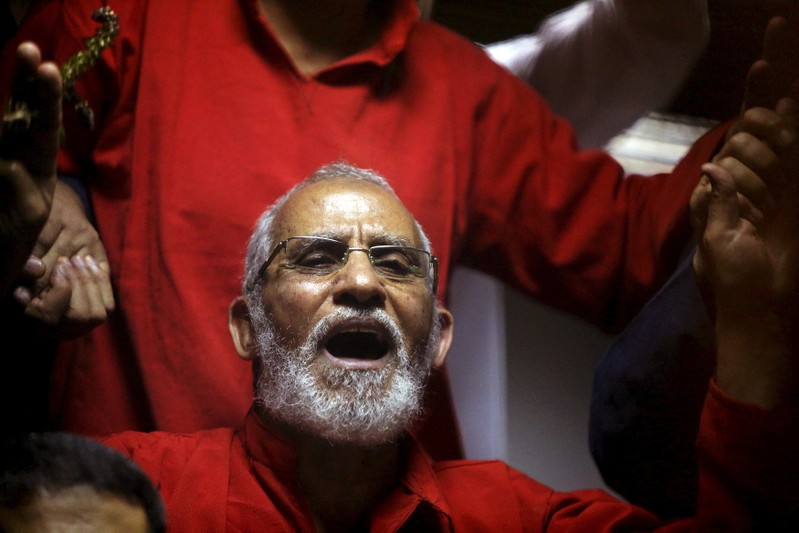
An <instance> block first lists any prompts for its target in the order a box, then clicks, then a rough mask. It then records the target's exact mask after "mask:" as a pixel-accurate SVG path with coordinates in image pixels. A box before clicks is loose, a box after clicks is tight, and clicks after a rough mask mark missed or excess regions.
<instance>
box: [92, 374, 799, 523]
mask: <svg viewBox="0 0 799 533" xmlns="http://www.w3.org/2000/svg"><path fill="white" fill-rule="evenodd" d="M786 423H787V426H791V425H793V428H794V429H793V430H792V431H789V432H788V433H787V435H786V434H785V433H783V432H782V431H783V430H784V429H785V428H786V427H787V426H786ZM795 426H796V421H795V420H793V421H791V420H790V419H788V420H783V419H782V418H781V417H779V416H775V415H772V414H769V413H766V412H764V411H761V410H760V409H757V408H755V407H752V406H748V405H744V404H741V403H738V402H735V401H732V400H731V399H729V398H728V397H726V396H725V395H723V394H722V393H721V392H720V391H719V390H718V389H717V388H716V387H715V386H712V385H711V389H710V393H709V395H708V398H707V402H706V404H705V409H704V413H703V421H702V429H701V431H700V437H699V453H700V486H701V489H700V499H699V505H698V507H699V510H698V512H697V516H696V518H695V519H687V520H682V521H680V522H675V523H672V524H670V525H666V526H663V525H662V524H661V523H660V522H659V521H658V519H657V518H656V517H655V516H654V515H652V514H651V513H649V512H647V511H645V510H643V509H641V508H637V507H633V506H631V505H629V504H627V503H624V502H621V501H619V500H616V499H615V498H613V497H611V496H609V495H608V494H606V493H604V492H602V491H600V490H581V491H574V492H555V491H553V490H552V489H550V488H548V487H546V486H544V485H542V484H540V483H538V482H536V481H534V480H532V479H530V478H528V477H527V476H525V475H524V474H522V473H521V472H518V471H516V470H514V469H513V468H511V467H509V466H508V465H506V464H505V463H502V462H500V461H441V462H435V461H432V460H431V459H430V458H429V457H428V456H427V455H426V454H425V452H424V451H422V448H421V447H420V446H419V445H418V444H417V443H416V442H415V441H413V440H412V439H408V440H406V441H405V445H404V448H403V453H404V459H405V465H406V466H405V468H404V472H402V473H401V475H400V482H399V483H398V485H397V487H396V488H395V489H394V490H393V491H392V492H391V493H389V495H388V496H387V497H386V499H385V500H384V501H383V502H382V503H380V504H378V506H377V507H376V509H375V511H374V512H373V513H372V516H371V517H370V524H369V525H370V528H369V530H370V531H397V530H399V529H401V528H405V529H403V531H502V532H515V531H531V532H532V531H548V532H558V531H563V532H575V531H590V532H592V533H597V532H603V531H650V530H655V529H658V528H660V527H662V528H663V529H662V530H663V531H696V530H701V531H710V530H712V531H726V532H734V531H751V530H752V527H753V524H755V523H756V524H757V525H758V526H764V525H768V526H769V529H764V531H778V530H780V529H779V527H780V526H784V525H786V524H784V523H781V522H780V521H781V519H782V518H783V517H788V516H790V513H791V512H794V513H795V512H796V508H793V509H791V507H789V506H786V505H785V502H786V501H790V500H791V498H793V496H792V495H793V494H796V493H797V490H799V483H797V482H798V481H799V477H797V475H796V474H797V472H798V470H797V468H796V467H797V464H799V463H798V462H797V461H796V460H795V457H794V456H795V453H794V450H795V449H796V446H797V444H799V443H797V442H796V438H795V437H796V435H798V434H799V433H798V432H797V431H796V427H795ZM791 437H793V438H791ZM786 441H788V442H786ZM104 442H105V444H108V445H109V446H111V447H113V448H116V449H118V450H120V451H121V452H122V453H125V454H127V455H129V456H130V457H131V458H133V460H135V461H136V462H137V463H138V464H139V465H141V466H142V468H144V470H145V471H146V472H147V473H148V474H149V475H150V477H151V478H152V480H153V482H154V483H155V484H156V485H157V486H158V487H159V489H160V491H161V495H162V497H163V498H164V502H165V504H166V508H167V523H168V525H169V528H170V531H187V532H196V531H313V530H314V526H313V521H312V518H311V516H310V514H309V511H308V507H307V503H306V501H305V498H304V495H303V493H302V489H301V487H300V484H299V481H298V479H297V477H296V475H295V472H296V463H295V461H296V456H295V450H296V445H294V444H293V443H292V442H290V441H288V440H285V439H284V438H283V437H280V436H278V435H276V434H274V433H271V432H270V431H269V430H267V429H266V428H264V427H263V426H262V425H261V424H260V421H259V418H258V416H257V415H256V414H255V413H254V412H251V413H250V415H248V417H247V419H246V421H245V424H244V428H243V429H242V430H240V431H238V432H237V431H234V430H232V429H217V430H207V431H203V432H198V433H193V434H183V435H178V434H172V433H163V432H155V433H150V434H147V433H136V432H126V433H121V434H117V435H113V436H111V437H108V438H107V439H105V441H104ZM791 457H794V459H793V460H790V459H789V461H790V464H791V467H790V468H789V467H788V463H787V462H786V458H791ZM764 502H765V503H764ZM761 513H765V514H761ZM794 516H795V515H794ZM773 528H776V529H773Z"/></svg>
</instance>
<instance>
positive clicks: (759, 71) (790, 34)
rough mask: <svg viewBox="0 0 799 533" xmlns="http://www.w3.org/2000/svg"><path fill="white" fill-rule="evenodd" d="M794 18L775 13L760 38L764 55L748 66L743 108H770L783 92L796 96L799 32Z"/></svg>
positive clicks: (797, 94)
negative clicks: (778, 15)
mask: <svg viewBox="0 0 799 533" xmlns="http://www.w3.org/2000/svg"><path fill="white" fill-rule="evenodd" d="M795 22H796V21H794V20H791V21H790V22H789V21H788V20H787V19H786V18H784V17H774V18H772V19H771V21H770V22H769V24H768V27H767V28H766V33H765V37H764V39H763V59H762V60H759V61H757V62H756V63H755V64H754V65H753V66H752V68H751V69H750V71H749V73H748V75H747V80H746V91H745V97H744V103H743V106H742V109H743V110H746V109H750V108H752V107H767V108H771V109H773V108H774V106H775V105H776V103H777V101H778V100H779V99H780V98H781V97H783V96H791V97H799V84H797V81H799V57H797V54H796V53H795V51H796V50H797V49H798V48H799V33H798V32H797V31H796V24H795Z"/></svg>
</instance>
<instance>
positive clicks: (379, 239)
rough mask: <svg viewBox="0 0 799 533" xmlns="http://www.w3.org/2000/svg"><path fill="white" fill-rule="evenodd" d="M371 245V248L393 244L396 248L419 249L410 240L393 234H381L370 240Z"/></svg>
mask: <svg viewBox="0 0 799 533" xmlns="http://www.w3.org/2000/svg"><path fill="white" fill-rule="evenodd" d="M369 243H370V246H379V245H381V244H392V245H394V246H409V247H411V248H417V246H416V245H415V244H414V243H413V242H412V241H411V240H410V239H408V238H406V237H402V236H400V235H396V234H391V233H381V234H378V235H375V236H374V237H373V238H372V239H370V241H369Z"/></svg>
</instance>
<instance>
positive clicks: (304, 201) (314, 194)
mask: <svg viewBox="0 0 799 533" xmlns="http://www.w3.org/2000/svg"><path fill="white" fill-rule="evenodd" d="M275 229H276V231H277V233H278V234H277V235H276V236H275V237H278V238H286V237H289V236H291V235H300V234H304V235H308V234H310V235H329V236H334V235H335V236H339V237H352V236H353V235H352V233H353V231H357V232H358V233H363V234H365V235H369V236H375V235H396V236H398V237H399V238H401V239H404V240H412V241H414V242H416V241H418V234H417V231H416V227H415V224H414V221H413V216H412V215H411V214H410V212H409V211H408V210H407V209H406V208H405V206H404V205H403V204H402V202H400V200H399V199H397V198H396V196H394V195H393V194H392V193H391V192H389V191H387V190H386V189H384V188H382V187H380V186H379V185H376V184H374V183H370V182H365V181H351V180H331V181H323V182H319V183H314V184H312V185H309V186H307V187H305V188H304V189H301V190H299V191H297V192H296V193H295V194H294V195H293V196H292V197H291V198H290V199H289V201H288V202H286V204H285V205H284V206H283V208H282V209H281V211H280V213H279V214H278V217H277V219H276V227H275ZM417 244H418V243H417Z"/></svg>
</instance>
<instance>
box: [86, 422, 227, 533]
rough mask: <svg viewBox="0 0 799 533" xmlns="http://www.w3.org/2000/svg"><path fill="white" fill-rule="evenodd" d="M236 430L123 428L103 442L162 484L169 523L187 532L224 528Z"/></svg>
mask: <svg viewBox="0 0 799 533" xmlns="http://www.w3.org/2000/svg"><path fill="white" fill-rule="evenodd" d="M233 435H234V432H233V430H230V429H216V430H208V431H202V432H199V433H193V434H188V435H180V434H174V433H164V432H153V433H138V432H124V433H119V434H116V435H111V436H110V437H106V438H105V439H103V440H102V441H101V442H102V443H103V444H105V445H106V446H110V447H111V448H114V449H115V450H117V451H119V452H121V453H123V454H124V455H126V456H128V457H130V458H131V459H133V461H134V462H136V463H137V464H138V465H139V466H140V467H141V468H142V469H143V470H144V471H145V472H146V473H147V475H148V476H150V479H151V480H152V482H153V484H154V485H155V486H156V487H157V488H158V491H159V493H160V494H161V498H162V499H163V500H164V505H165V506H166V510H167V523H169V524H173V525H174V527H175V529H176V530H183V531H224V530H225V524H226V520H227V502H228V480H229V477H230V463H231V447H232V441H233Z"/></svg>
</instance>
